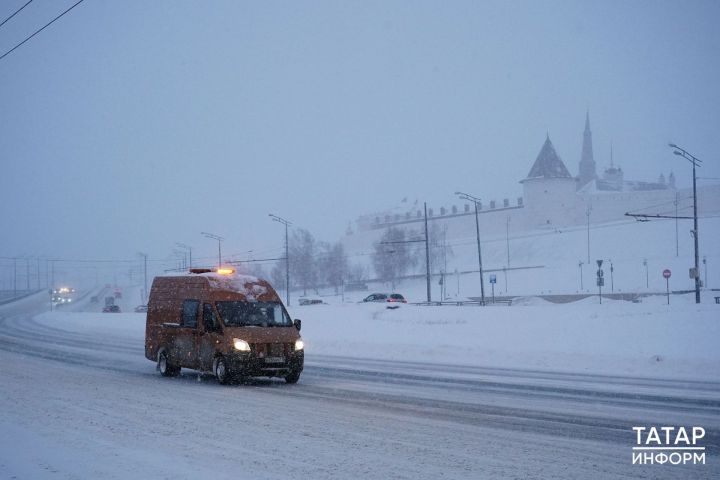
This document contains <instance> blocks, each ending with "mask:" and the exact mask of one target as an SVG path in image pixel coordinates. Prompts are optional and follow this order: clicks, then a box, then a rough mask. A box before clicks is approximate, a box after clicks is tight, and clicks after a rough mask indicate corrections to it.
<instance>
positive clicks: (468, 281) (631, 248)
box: [344, 217, 720, 301]
mask: <svg viewBox="0 0 720 480" xmlns="http://www.w3.org/2000/svg"><path fill="white" fill-rule="evenodd" d="M675 227H676V226H675V221H674V220H658V221H651V222H636V221H634V220H628V221H623V222H617V223H608V224H601V225H591V227H590V265H588V258H587V257H588V231H587V228H586V227H575V228H567V229H560V230H537V231H533V232H523V233H517V232H513V230H512V225H510V226H509V236H508V237H506V235H501V236H494V237H486V236H482V232H481V237H482V255H483V269H484V271H485V290H486V296H489V295H490V292H491V285H490V283H489V275H490V274H494V275H496V276H497V284H496V285H495V293H496V295H504V294H506V293H507V294H508V295H513V296H515V295H537V294H566V293H577V292H587V293H597V287H596V285H595V275H596V273H595V272H596V270H597V265H596V260H598V259H603V260H604V264H603V269H604V274H605V287H604V289H603V291H604V292H608V293H609V292H610V291H611V290H613V291H614V292H665V288H666V285H665V280H664V278H663V277H662V271H663V270H664V269H666V268H667V269H670V270H671V271H672V277H671V279H670V289H671V290H690V289H693V288H694V284H693V282H692V280H691V279H690V278H689V275H688V269H689V268H690V267H691V266H692V265H693V262H694V260H693V241H692V237H691V235H690V230H691V228H692V221H688V220H681V221H680V222H679V223H678V236H677V238H678V249H677V250H678V256H676V230H675ZM699 231H700V274H701V279H702V280H703V281H704V280H705V275H706V271H707V280H708V286H709V287H710V288H720V242H719V241H717V239H718V238H720V218H718V217H714V218H703V219H701V220H700V224H699ZM381 234H382V230H375V231H371V232H363V233H358V234H355V235H350V236H347V237H345V240H344V242H345V245H346V248H347V250H348V254H349V255H350V260H351V262H357V263H361V264H363V265H365V268H366V272H367V276H368V277H369V278H374V271H373V269H372V266H371V265H372V261H371V253H372V251H373V247H372V245H373V243H374V242H376V241H377V239H378V238H379V235H381ZM417 236H418V237H421V234H418V235H417ZM508 240H509V257H510V262H509V264H508ZM447 242H448V244H449V245H450V247H451V249H452V255H449V256H448V259H447V270H446V272H447V273H448V274H449V276H448V279H447V280H448V282H447V296H449V297H451V298H465V297H468V296H479V290H480V287H479V276H478V260H477V244H476V239H475V225H474V222H473V221H472V218H471V217H467V221H466V222H465V223H464V224H463V225H462V226H460V227H456V228H454V229H450V228H449V229H448V232H447ZM419 245H422V244H419ZM703 258H705V259H706V262H707V263H706V264H705V265H704V264H703V263H702V262H703ZM644 260H647V276H646V268H645V266H644V264H643V262H644ZM580 262H582V263H583V265H582V269H581V268H580V266H579V264H580ZM611 263H612V267H613V272H612V275H611V272H610V264H611ZM423 265H424V264H423V263H422V262H420V264H419V265H418V266H416V267H415V269H414V273H416V274H419V275H424V270H423V269H424V267H423ZM706 266H707V268H705V267H706ZM508 267H509V269H508V270H504V268H508ZM581 271H582V289H581V279H580V273H581ZM456 272H458V273H456ZM464 272H466V273H464ZM438 273H439V272H437V271H434V272H433V274H434V275H435V276H434V277H433V286H432V288H433V300H439V299H440V298H439V286H438V280H439V276H437V274H438ZM370 288H371V289H381V288H389V285H378V284H375V285H372V286H371V287H370ZM397 290H399V291H402V292H408V294H410V296H411V298H412V300H418V301H419V300H424V297H425V280H424V278H421V279H417V280H404V281H402V282H401V284H400V286H399V287H398V288H397Z"/></svg>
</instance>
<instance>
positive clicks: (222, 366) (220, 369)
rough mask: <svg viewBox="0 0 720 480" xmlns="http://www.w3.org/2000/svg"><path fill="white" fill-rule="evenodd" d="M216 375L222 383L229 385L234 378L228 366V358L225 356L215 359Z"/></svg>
mask: <svg viewBox="0 0 720 480" xmlns="http://www.w3.org/2000/svg"><path fill="white" fill-rule="evenodd" d="M215 377H217V379H218V382H219V383H220V384H221V385H227V384H228V383H230V381H231V380H232V378H233V377H232V373H231V371H230V367H228V364H227V360H225V359H224V358H223V357H218V358H216V359H215Z"/></svg>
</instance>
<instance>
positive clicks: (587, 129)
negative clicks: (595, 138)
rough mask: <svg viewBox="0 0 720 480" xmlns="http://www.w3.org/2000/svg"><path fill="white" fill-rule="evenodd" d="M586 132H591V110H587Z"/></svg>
mask: <svg viewBox="0 0 720 480" xmlns="http://www.w3.org/2000/svg"><path fill="white" fill-rule="evenodd" d="M585 132H586V133H589V132H590V109H589V108H588V109H587V110H585Z"/></svg>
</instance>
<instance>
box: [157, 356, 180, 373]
mask: <svg viewBox="0 0 720 480" xmlns="http://www.w3.org/2000/svg"><path fill="white" fill-rule="evenodd" d="M157 368H158V371H160V375H162V376H163V377H177V376H178V374H179V373H180V367H177V366H175V365H172V364H171V363H170V360H168V357H167V353H165V350H163V351H161V352H160V353H158V362H157Z"/></svg>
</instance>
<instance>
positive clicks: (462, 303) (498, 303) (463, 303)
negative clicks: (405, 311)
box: [411, 299, 512, 307]
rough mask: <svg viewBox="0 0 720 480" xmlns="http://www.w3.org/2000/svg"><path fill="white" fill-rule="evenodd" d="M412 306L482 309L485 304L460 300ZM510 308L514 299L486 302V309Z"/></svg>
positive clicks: (419, 303) (414, 303)
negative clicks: (496, 307) (473, 307)
mask: <svg viewBox="0 0 720 480" xmlns="http://www.w3.org/2000/svg"><path fill="white" fill-rule="evenodd" d="M411 305H420V306H424V307H443V306H451V307H467V306H476V307H480V306H483V303H482V302H481V301H478V300H458V301H443V302H413V303H411ZM501 305H502V306H508V307H509V306H510V305H512V299H503V300H495V302H494V303H493V302H488V301H486V302H485V304H484V306H486V307H492V306H501Z"/></svg>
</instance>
